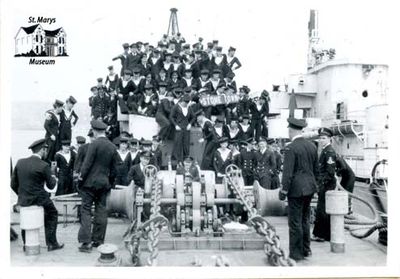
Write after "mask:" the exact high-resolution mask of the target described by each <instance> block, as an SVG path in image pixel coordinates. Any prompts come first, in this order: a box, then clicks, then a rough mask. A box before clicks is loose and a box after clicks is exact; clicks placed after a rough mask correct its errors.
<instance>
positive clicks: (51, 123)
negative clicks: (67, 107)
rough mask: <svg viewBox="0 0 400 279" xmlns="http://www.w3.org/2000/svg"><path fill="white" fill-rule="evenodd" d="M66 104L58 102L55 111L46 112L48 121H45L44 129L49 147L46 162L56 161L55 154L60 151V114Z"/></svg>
mask: <svg viewBox="0 0 400 279" xmlns="http://www.w3.org/2000/svg"><path fill="white" fill-rule="evenodd" d="M63 105H64V102H62V101H60V100H56V101H55V102H54V104H53V109H52V110H48V111H46V120H45V121H44V129H45V130H46V135H45V139H46V143H47V145H48V146H49V148H48V153H46V154H47V158H46V160H47V161H48V162H50V161H54V154H55V153H56V152H57V151H58V150H60V135H59V126H60V114H61V113H62V111H63Z"/></svg>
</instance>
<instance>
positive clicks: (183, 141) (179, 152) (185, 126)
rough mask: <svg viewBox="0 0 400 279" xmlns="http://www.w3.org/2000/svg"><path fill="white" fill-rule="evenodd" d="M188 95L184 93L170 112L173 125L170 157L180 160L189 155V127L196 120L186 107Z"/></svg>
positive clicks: (188, 99)
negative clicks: (173, 136) (173, 133)
mask: <svg viewBox="0 0 400 279" xmlns="http://www.w3.org/2000/svg"><path fill="white" fill-rule="evenodd" d="M190 99H191V98H190V95H189V94H185V95H184V96H183V97H182V98H181V100H180V101H179V103H178V104H176V105H175V106H174V107H173V108H172V110H171V114H170V117H169V119H170V121H171V123H172V125H173V126H174V127H175V138H174V146H173V149H172V159H173V160H176V162H182V161H183V158H185V157H187V156H189V144H190V129H191V127H192V124H193V122H194V121H195V120H196V119H195V117H194V115H192V114H191V110H189V109H188V104H189V102H190Z"/></svg>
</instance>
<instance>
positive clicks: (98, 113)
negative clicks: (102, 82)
mask: <svg viewBox="0 0 400 279" xmlns="http://www.w3.org/2000/svg"><path fill="white" fill-rule="evenodd" d="M97 90H98V91H99V95H98V96H96V97H94V98H93V104H92V111H93V118H94V119H100V120H102V119H103V118H104V117H105V116H106V114H107V111H108V108H109V105H110V98H108V97H107V96H106V95H105V92H104V89H103V88H102V87H99V88H98V89H97Z"/></svg>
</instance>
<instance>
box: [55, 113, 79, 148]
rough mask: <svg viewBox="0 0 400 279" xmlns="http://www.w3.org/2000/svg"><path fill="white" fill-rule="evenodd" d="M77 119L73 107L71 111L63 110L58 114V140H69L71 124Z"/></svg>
mask: <svg viewBox="0 0 400 279" xmlns="http://www.w3.org/2000/svg"><path fill="white" fill-rule="evenodd" d="M78 119H79V117H78V115H76V113H75V111H74V110H73V109H72V110H71V111H68V110H65V109H64V110H63V112H62V113H61V114H60V128H59V129H60V141H63V140H71V138H72V126H75V125H76V123H77V122H78Z"/></svg>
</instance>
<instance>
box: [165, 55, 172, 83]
mask: <svg viewBox="0 0 400 279" xmlns="http://www.w3.org/2000/svg"><path fill="white" fill-rule="evenodd" d="M163 69H164V71H165V72H166V74H167V77H168V78H171V73H172V71H173V69H174V67H173V65H172V54H171V53H169V52H167V53H165V55H164V61H163Z"/></svg>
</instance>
